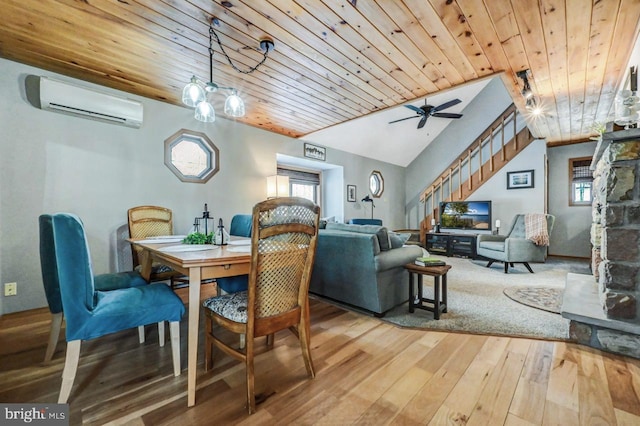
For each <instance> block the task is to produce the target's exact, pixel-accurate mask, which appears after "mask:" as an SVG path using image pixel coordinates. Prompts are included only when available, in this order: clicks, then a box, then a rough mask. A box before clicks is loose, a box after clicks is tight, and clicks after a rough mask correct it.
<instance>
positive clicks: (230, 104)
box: [224, 91, 244, 117]
mask: <svg viewBox="0 0 640 426" xmlns="http://www.w3.org/2000/svg"><path fill="white" fill-rule="evenodd" d="M224 113H225V114H227V115H228V116H231V117H244V102H243V101H242V98H240V96H238V94H237V93H236V92H235V91H234V92H233V93H232V94H231V95H229V97H227V100H226V101H225V103H224Z"/></svg>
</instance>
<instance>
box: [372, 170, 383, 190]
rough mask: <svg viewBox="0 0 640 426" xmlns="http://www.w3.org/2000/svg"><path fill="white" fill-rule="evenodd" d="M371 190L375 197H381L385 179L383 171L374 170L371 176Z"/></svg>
mask: <svg viewBox="0 0 640 426" xmlns="http://www.w3.org/2000/svg"><path fill="white" fill-rule="evenodd" d="M369 190H370V191H371V195H372V196H374V197H380V196H381V195H382V193H383V192H384V179H383V178H382V173H380V172H379V171H377V170H374V171H372V172H371V176H369Z"/></svg>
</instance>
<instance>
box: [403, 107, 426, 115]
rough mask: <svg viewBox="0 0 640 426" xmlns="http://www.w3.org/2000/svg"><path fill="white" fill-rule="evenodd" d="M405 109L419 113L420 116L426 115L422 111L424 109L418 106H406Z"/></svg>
mask: <svg viewBox="0 0 640 426" xmlns="http://www.w3.org/2000/svg"><path fill="white" fill-rule="evenodd" d="M405 107H406V108H409V109H410V110H413V111H415V112H417V113H418V114H424V111H423V110H422V108H418V107H417V106H413V105H405Z"/></svg>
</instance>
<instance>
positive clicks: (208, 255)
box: [129, 237, 251, 407]
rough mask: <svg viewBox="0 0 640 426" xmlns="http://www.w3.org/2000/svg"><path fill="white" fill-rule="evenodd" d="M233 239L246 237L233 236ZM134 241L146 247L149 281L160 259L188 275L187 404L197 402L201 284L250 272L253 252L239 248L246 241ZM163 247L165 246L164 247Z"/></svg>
mask: <svg viewBox="0 0 640 426" xmlns="http://www.w3.org/2000/svg"><path fill="white" fill-rule="evenodd" d="M231 238H232V239H231V241H232V242H233V241H239V240H244V241H245V242H246V240H249V241H250V239H247V238H239V237H231ZM129 242H131V244H134V245H136V246H137V247H140V248H142V249H143V252H142V259H141V262H140V265H141V266H142V270H141V274H142V277H143V278H144V279H146V280H147V281H149V277H150V276H151V266H152V264H153V262H154V261H155V262H159V263H162V264H164V265H167V266H169V267H171V268H172V269H174V270H176V271H178V272H180V273H182V274H184V275H186V276H188V277H189V343H188V364H187V374H188V379H187V406H189V407H192V406H194V405H195V403H196V372H197V365H198V329H199V319H200V307H201V301H200V284H201V281H202V280H204V279H210V278H222V277H230V276H234V275H246V274H249V270H250V268H251V253H250V252H238V251H234V250H238V248H239V247H250V246H246V245H243V246H241V245H235V244H234V245H226V246H211V249H209V250H198V251H166V250H167V247H170V246H176V243H173V244H170V243H169V244H153V243H149V240H148V239H147V240H136V239H130V240H129ZM163 249H164V250H163Z"/></svg>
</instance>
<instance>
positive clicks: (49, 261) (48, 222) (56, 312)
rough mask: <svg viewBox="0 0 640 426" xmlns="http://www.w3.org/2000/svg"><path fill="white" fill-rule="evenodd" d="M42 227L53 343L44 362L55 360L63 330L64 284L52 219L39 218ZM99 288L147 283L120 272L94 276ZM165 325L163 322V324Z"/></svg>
mask: <svg viewBox="0 0 640 426" xmlns="http://www.w3.org/2000/svg"><path fill="white" fill-rule="evenodd" d="M39 226H40V268H41V272H42V283H43V284H44V292H45V295H46V296H47V304H48V305H49V311H51V329H50V331H49V343H47V350H46V352H45V355H44V362H49V361H51V359H52V358H53V354H54V353H55V351H56V346H57V345H58V338H59V337H60V329H61V328H62V320H63V312H62V298H61V296H60V283H59V282H58V268H57V266H56V251H55V246H54V242H53V225H52V216H51V215H50V214H43V215H41V216H40V218H39ZM93 278H94V283H95V288H96V290H99V291H108V290H116V289H118V288H128V287H140V286H143V285H147V282H146V281H145V280H144V279H143V278H142V276H141V275H140V274H139V273H138V272H134V271H130V272H119V273H115V274H100V275H96V276H94V277H93ZM161 324H162V323H161ZM138 329H139V335H140V343H144V326H143V325H141V326H140V327H139V328H138ZM158 332H159V334H160V336H159V341H160V346H164V333H163V332H164V325H162V326H159V328H158Z"/></svg>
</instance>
